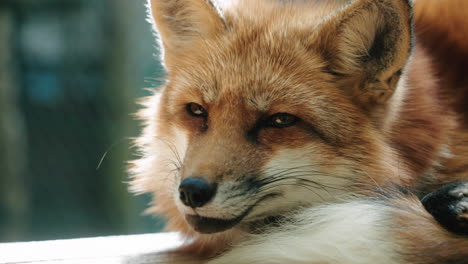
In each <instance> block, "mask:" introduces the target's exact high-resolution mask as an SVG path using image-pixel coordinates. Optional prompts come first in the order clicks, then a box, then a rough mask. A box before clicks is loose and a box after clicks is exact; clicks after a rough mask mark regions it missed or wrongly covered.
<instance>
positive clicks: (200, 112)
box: [186, 103, 208, 117]
mask: <svg viewBox="0 0 468 264" xmlns="http://www.w3.org/2000/svg"><path fill="white" fill-rule="evenodd" d="M186 107H187V112H188V113H189V114H190V115H192V116H196V117H206V116H207V115H208V113H207V111H206V110H205V108H203V106H201V105H199V104H197V103H188V104H187V106H186Z"/></svg>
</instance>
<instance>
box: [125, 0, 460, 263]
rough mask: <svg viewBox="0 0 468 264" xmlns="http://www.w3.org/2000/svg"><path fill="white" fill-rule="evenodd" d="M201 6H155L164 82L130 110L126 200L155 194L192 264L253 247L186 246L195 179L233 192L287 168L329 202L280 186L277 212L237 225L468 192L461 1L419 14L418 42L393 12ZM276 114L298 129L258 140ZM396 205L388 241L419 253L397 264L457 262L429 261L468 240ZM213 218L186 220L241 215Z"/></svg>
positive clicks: (320, 4) (373, 1)
mask: <svg viewBox="0 0 468 264" xmlns="http://www.w3.org/2000/svg"><path fill="white" fill-rule="evenodd" d="M209 3H210V2H209V1H205V0H193V1H184V0H177V1H175V0H174V1H167V0H166V1H164V0H152V1H151V4H152V7H151V8H152V9H151V10H152V14H153V17H154V19H155V22H156V25H157V28H158V31H159V33H160V37H161V39H162V44H163V46H164V50H165V55H164V63H165V66H166V68H167V70H168V76H167V80H168V82H167V84H166V86H165V87H164V88H163V89H162V90H161V92H160V93H158V94H157V95H155V96H151V97H150V98H148V99H147V101H146V102H145V108H144V109H143V110H142V111H141V114H140V116H141V117H142V119H143V120H144V121H145V122H146V123H145V125H146V127H145V130H144V132H143V135H142V136H141V137H140V138H139V139H137V141H136V143H137V145H138V146H139V148H140V151H141V154H142V158H141V159H139V160H136V161H134V162H133V166H132V168H131V170H130V171H131V173H132V174H133V180H132V188H133V190H134V191H136V192H151V193H153V194H154V197H155V201H154V203H155V204H154V206H153V207H152V208H151V209H150V212H152V213H156V212H158V213H161V214H163V215H165V216H166V217H167V219H168V229H171V230H177V231H180V232H182V233H185V234H186V235H187V236H190V237H195V243H194V244H192V245H190V246H189V247H187V248H186V250H187V251H190V252H193V251H199V252H202V254H203V255H207V256H211V255H213V254H218V253H219V252H222V251H224V250H226V249H227V248H230V247H231V246H232V245H235V244H236V243H237V242H239V241H242V240H243V239H244V238H245V234H246V232H248V231H246V229H248V228H247V227H246V226H247V224H245V223H244V222H241V224H239V225H238V226H236V227H234V228H232V229H230V230H227V231H224V232H220V233H217V234H209V235H207V234H199V233H197V232H196V231H194V229H193V227H192V226H191V225H190V224H188V223H187V221H186V220H185V215H186V214H191V213H194V211H193V210H191V209H188V208H185V207H183V205H181V203H180V201H179V200H178V191H177V188H178V185H179V184H180V181H181V180H182V179H184V178H187V177H193V176H194V175H195V176H197V177H203V178H204V179H206V180H208V181H209V182H215V183H217V184H218V185H219V186H222V184H225V183H226V184H227V183H232V184H234V185H235V184H238V183H239V182H241V181H244V180H245V181H247V180H248V179H250V178H253V179H256V178H255V177H262V176H264V175H267V176H268V173H270V174H272V173H271V171H273V170H278V169H286V170H287V169H288V166H292V165H288V163H291V164H296V163H297V164H312V165H314V168H313V173H315V174H316V176H315V178H312V180H314V181H318V182H319V183H321V184H322V188H323V189H327V188H329V190H331V187H330V186H332V187H334V188H335V189H333V191H332V192H333V194H331V195H330V194H329V192H328V191H329V190H326V192H323V191H322V190H317V192H318V194H317V193H315V194H314V193H312V194H311V193H307V190H302V189H300V190H299V189H294V187H288V186H283V187H278V191H277V193H275V194H278V195H279V196H283V197H285V198H284V201H278V202H277V204H276V205H273V204H271V203H270V202H268V201H267V202H265V204H266V205H265V206H259V207H260V208H258V209H257V208H256V209H255V210H253V213H251V214H250V215H249V216H247V217H246V221H245V222H249V221H250V222H254V221H256V220H258V219H259V218H261V217H265V216H269V215H271V214H273V215H276V214H287V213H288V212H290V211H292V210H296V209H298V208H300V207H301V206H304V205H305V206H313V205H315V204H317V199H318V198H317V197H316V196H315V195H317V196H319V197H320V198H321V199H323V200H325V201H327V202H333V201H334V198H335V197H334V195H335V192H336V195H338V194H341V193H343V192H344V193H365V194H369V191H370V192H373V191H374V190H375V188H376V187H380V188H386V187H388V186H391V185H392V184H398V185H401V186H404V187H405V188H409V189H412V190H413V191H414V193H416V194H418V195H421V194H425V193H428V192H431V191H433V190H435V189H437V188H438V187H440V186H442V185H444V184H446V183H449V182H452V181H457V180H468V119H467V116H468V108H467V107H466V106H467V104H466V102H467V100H468V79H467V77H466V76H468V75H466V74H465V72H466V69H467V67H468V37H467V34H468V23H466V22H464V21H463V19H464V18H465V17H464V16H465V15H466V14H467V13H468V4H467V2H466V1H465V0H445V1H438V0H419V1H416V3H415V9H414V10H415V15H414V22H415V35H416V42H415V43H412V37H411V34H412V26H411V24H410V22H409V21H410V20H411V14H410V11H409V10H410V7H409V6H408V4H407V3H406V2H405V1H403V0H395V1H390V0H356V1H353V2H352V3H350V4H348V5H346V6H344V7H342V4H341V2H340V1H296V2H294V1H293V2H292V3H290V2H289V1H288V2H287V3H284V2H282V1H273V0H270V1H268V0H262V1H248V0H240V1H239V3H238V4H237V5H234V6H233V7H231V8H230V9H227V10H224V11H222V12H220V11H219V9H218V8H216V7H215V6H213V5H211V4H209ZM382 34H385V35H383V36H382ZM188 103H197V104H199V105H201V106H202V107H203V108H205V109H206V111H207V112H208V113H209V114H208V117H207V118H206V119H201V118H194V117H193V116H190V115H189V114H188V113H187V110H186V107H185V106H186V105H187V104H188ZM275 113H289V114H293V115H295V116H298V117H299V120H300V121H299V122H298V123H297V124H296V125H295V126H292V127H287V128H284V129H276V128H258V123H259V120H264V119H265V118H268V117H269V116H271V115H273V114H275ZM288 155H289V156H288ZM285 157H286V158H285ZM287 157H292V158H290V160H287ZM285 159H286V161H285ZM301 162H302V163H301ZM173 163H175V165H174V164H173ZM272 164H273V165H275V164H280V165H278V166H280V168H277V167H274V166H273V165H272ZM303 170H307V173H312V171H311V169H310V168H309V167H307V168H306V169H303ZM259 172H260V173H259ZM315 174H314V175H315ZM327 175H328V178H327V177H326V176H327ZM330 175H332V176H330ZM333 177H334V178H333ZM238 185H239V186H240V183H239V184H238ZM226 188H227V187H226ZM239 188H240V187H239ZM218 190H219V188H218ZM343 190H346V191H343ZM294 192H298V193H299V192H304V193H305V195H306V196H301V199H299V198H297V197H295V196H294V195H292V194H290V193H294ZM327 193H328V194H327ZM288 195H289V196H288ZM322 196H325V198H324V197H322ZM246 197H247V196H246ZM247 198H250V196H249V197H247ZM274 199H275V198H272V200H274ZM286 200H287V201H286ZM391 202H392V203H393V206H395V208H399V209H398V210H397V209H395V210H394V217H393V219H392V221H394V222H393V224H394V225H397V226H403V227H404V228H402V229H401V230H403V231H395V232H394V236H395V239H396V240H398V241H399V244H400V245H403V249H402V251H403V252H406V250H418V249H417V248H418V247H421V248H422V249H421V250H422V251H421V252H422V253H421V256H419V257H415V256H411V257H408V263H433V262H429V260H428V258H427V256H429V255H427V254H426V255H425V256H423V255H424V254H423V253H424V252H429V251H430V250H431V249H432V248H433V246H431V245H430V244H431V243H435V241H439V242H440V243H443V244H444V245H448V244H449V243H452V244H453V245H455V247H457V250H456V251H455V252H456V253H453V254H455V255H456V256H454V255H452V256H450V254H452V253H451V251H450V248H448V246H446V247H447V248H444V249H443V250H442V251H443V252H442V253H440V255H438V256H436V257H435V259H437V260H440V261H446V262H448V261H447V259H450V258H453V259H455V258H456V257H460V256H468V251H467V247H466V245H467V243H468V242H467V241H468V239H465V238H459V237H453V236H452V235H450V234H449V233H448V231H445V230H444V229H443V228H441V227H440V226H438V225H437V224H436V222H435V220H433V219H431V217H430V215H428V213H426V212H425V211H424V210H423V209H422V206H421V204H420V203H419V202H416V201H414V200H413V199H408V198H397V199H394V200H391ZM244 203H245V204H244ZM214 204H215V203H214V202H213V204H212V205H209V206H208V208H201V209H198V210H199V211H196V213H198V214H202V215H205V214H206V215H207V216H209V217H221V218H226V217H228V216H236V215H237V214H239V213H240V211H241V209H239V208H245V207H247V204H248V202H245V201H241V202H239V203H236V205H232V206H231V205H230V206H231V207H229V208H231V209H229V210H228V209H224V208H222V207H219V205H214ZM210 206H211V207H210ZM236 206H237V207H236ZM405 207H406V208H407V210H406V209H402V210H400V209H401V208H405ZM232 208H234V209H232ZM269 208H273V209H269ZM237 211H239V212H237ZM242 223H244V225H242ZM418 224H422V225H421V226H419V225H418ZM423 227H424V228H423ZM423 229H424V230H432V231H430V233H427V234H425V233H424V232H425V231H421V230H423ZM413 232H417V234H415V235H413ZM429 234H435V236H434V237H428V236H429ZM424 250H426V251H424ZM444 254H445V255H444ZM431 261H432V260H431ZM434 263H436V262H434ZM460 263H461V262H460Z"/></svg>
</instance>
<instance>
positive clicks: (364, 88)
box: [316, 0, 412, 108]
mask: <svg viewBox="0 0 468 264" xmlns="http://www.w3.org/2000/svg"><path fill="white" fill-rule="evenodd" d="M411 9H412V8H411V4H410V1H409V0H355V1H353V2H352V3H350V4H348V5H347V6H345V7H343V8H342V9H340V10H338V11H337V12H336V13H335V14H333V15H332V16H331V17H329V18H328V19H327V20H325V21H324V22H323V23H322V24H321V25H320V26H319V28H318V31H317V33H318V35H316V36H317V37H318V38H320V39H319V40H318V43H319V45H318V48H319V52H321V53H322V54H324V57H325V58H326V59H327V60H328V61H329V63H330V64H329V70H330V71H332V72H333V73H335V74H337V75H338V76H342V77H343V78H340V79H341V80H343V81H342V82H343V83H341V85H340V86H342V87H343V89H344V90H345V91H346V92H348V93H349V94H350V95H351V96H352V97H353V98H354V99H355V100H356V101H357V102H358V103H359V104H361V105H362V106H363V107H366V108H367V107H372V105H376V104H381V103H384V102H385V101H386V100H387V99H388V98H389V97H390V96H391V95H392V94H393V91H394V90H395V88H396V85H397V83H398V80H399V77H400V75H401V72H402V68H403V67H404V65H405V64H406V61H407V60H408V57H409V55H410V50H411V47H412V22H411V19H412V10H411ZM316 43H317V42H316Z"/></svg>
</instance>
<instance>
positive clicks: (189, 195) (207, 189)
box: [179, 177, 216, 208]
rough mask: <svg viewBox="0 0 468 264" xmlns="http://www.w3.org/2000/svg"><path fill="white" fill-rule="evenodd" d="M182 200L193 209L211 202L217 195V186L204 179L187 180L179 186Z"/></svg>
mask: <svg viewBox="0 0 468 264" xmlns="http://www.w3.org/2000/svg"><path fill="white" fill-rule="evenodd" d="M179 193H180V200H181V201H182V203H183V204H185V205H186V206H190V207H192V208H196V207H201V206H203V205H205V204H206V203H207V202H209V201H210V200H211V199H212V198H213V196H214V195H215V193H216V184H215V183H212V184H210V183H209V182H208V181H207V180H205V179H202V178H192V177H191V178H186V179H184V180H183V181H182V182H181V183H180V186H179Z"/></svg>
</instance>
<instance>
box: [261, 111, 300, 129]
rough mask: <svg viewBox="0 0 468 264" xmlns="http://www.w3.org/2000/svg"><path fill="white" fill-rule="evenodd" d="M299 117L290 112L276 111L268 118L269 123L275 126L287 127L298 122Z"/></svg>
mask: <svg viewBox="0 0 468 264" xmlns="http://www.w3.org/2000/svg"><path fill="white" fill-rule="evenodd" d="M297 121H298V118H297V117H296V116H294V115H291V114H288V113H276V114H274V115H272V116H270V117H269V118H268V120H267V125H268V126H270V127H275V128H285V127H290V126H293V125H294V124H296V122H297Z"/></svg>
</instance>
